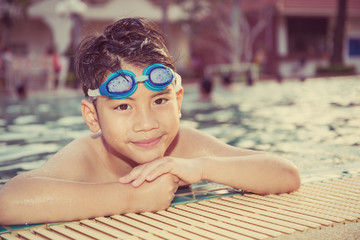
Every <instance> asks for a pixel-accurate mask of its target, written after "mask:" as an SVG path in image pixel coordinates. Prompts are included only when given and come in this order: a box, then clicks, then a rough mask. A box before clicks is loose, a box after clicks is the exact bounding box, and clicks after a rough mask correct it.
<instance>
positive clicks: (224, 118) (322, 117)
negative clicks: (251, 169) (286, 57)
mask: <svg viewBox="0 0 360 240" xmlns="http://www.w3.org/2000/svg"><path fill="white" fill-rule="evenodd" d="M198 98H199V95H198V89H197V86H196V85H186V86H185V96H184V102H183V109H182V123H183V124H186V125H190V126H194V127H196V128H198V129H201V130H202V131H205V132H207V133H209V134H212V135H214V136H216V137H218V138H220V139H221V140H223V141H225V142H227V143H229V144H231V145H235V146H238V147H242V148H250V149H256V150H262V151H270V152H274V153H277V154H280V155H281V156H284V157H286V158H288V159H290V160H291V161H293V162H294V163H295V164H296V165H297V166H298V167H299V169H300V170H301V171H307V170H310V171H312V170H317V169H324V168H336V167H337V168H338V167H340V168H341V167H342V166H344V167H345V166H348V165H352V164H360V148H359V146H360V77H347V78H336V79H313V80H307V81H305V82H299V81H288V82H284V83H282V84H278V83H276V82H258V83H256V84H255V85H254V86H251V87H249V86H245V85H236V86H235V87H234V89H233V90H232V91H229V90H226V89H224V88H222V87H221V86H217V87H216V90H215V92H214V93H213V101H211V102H199V101H198ZM81 99H82V96H81V93H80V92H68V91H67V92H64V93H57V94H49V93H44V94H37V95H36V96H35V95H32V96H30V97H28V98H26V99H17V98H5V97H4V96H1V97H0V106H1V108H0V186H1V184H3V183H5V182H6V181H7V180H9V179H10V178H11V177H13V176H15V175H16V174H18V173H21V172H23V171H27V170H31V169H34V168H37V167H40V166H41V165H42V164H44V162H45V161H46V160H47V159H48V158H49V157H51V156H52V155H53V154H54V153H55V152H56V151H58V150H59V149H60V148H62V147H63V146H64V145H66V144H67V143H69V142H70V141H71V140H73V139H74V138H76V137H79V136H82V135H84V134H88V133H89V130H88V129H87V126H86V125H85V123H84V121H83V119H82V117H81V113H80V101H81ZM359 166H360V165H359Z"/></svg>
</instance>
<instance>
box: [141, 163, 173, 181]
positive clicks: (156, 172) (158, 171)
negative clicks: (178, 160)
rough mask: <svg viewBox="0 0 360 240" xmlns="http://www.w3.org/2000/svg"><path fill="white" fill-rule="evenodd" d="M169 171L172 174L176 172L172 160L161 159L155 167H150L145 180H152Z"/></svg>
mask: <svg viewBox="0 0 360 240" xmlns="http://www.w3.org/2000/svg"><path fill="white" fill-rule="evenodd" d="M166 173H171V174H173V175H177V174H176V169H175V165H174V162H173V161H163V162H161V164H159V165H157V166H156V168H154V169H152V170H151V171H150V172H149V174H148V175H147V177H146V180H147V181H153V180H154V179H156V178H158V177H159V176H161V175H163V174H166Z"/></svg>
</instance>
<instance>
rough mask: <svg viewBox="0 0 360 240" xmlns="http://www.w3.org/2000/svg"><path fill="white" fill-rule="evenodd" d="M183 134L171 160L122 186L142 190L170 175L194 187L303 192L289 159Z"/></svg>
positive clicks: (158, 163) (186, 131)
mask: <svg viewBox="0 0 360 240" xmlns="http://www.w3.org/2000/svg"><path fill="white" fill-rule="evenodd" d="M181 131H182V132H181V134H180V136H179V141H178V146H177V147H175V148H174V150H173V152H172V153H171V155H170V156H168V157H165V158H162V159H158V160H156V161H154V162H152V163H148V164H146V165H141V166H139V167H137V168H135V169H134V170H133V171H132V172H131V173H130V174H128V175H127V176H125V177H123V178H121V179H120V182H122V183H128V182H131V181H133V183H132V184H133V185H134V186H140V184H141V183H142V182H144V181H151V180H153V179H155V178H156V177H157V176H160V175H161V174H163V173H167V172H169V173H172V174H174V175H176V176H178V177H179V178H180V179H181V180H182V181H183V182H186V183H190V184H191V183H196V182H197V181H199V180H209V181H213V182H217V183H221V184H225V185H229V186H232V187H235V188H239V189H243V190H246V191H250V192H254V193H258V194H269V193H284V192H292V191H295V190H296V189H298V188H299V185H300V176H299V173H298V170H297V168H296V167H295V166H294V164H292V163H291V162H290V161H288V160H286V159H283V158H281V157H279V156H276V155H273V154H267V153H263V152H258V151H251V150H245V149H240V148H237V147H233V146H230V145H227V144H225V143H222V142H221V141H219V140H217V139H216V138H214V137H212V136H209V135H207V134H204V133H201V132H199V131H197V130H195V129H190V128H182V130H181ZM134 180H135V181H134Z"/></svg>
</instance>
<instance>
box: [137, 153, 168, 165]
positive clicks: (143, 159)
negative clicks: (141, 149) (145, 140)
mask: <svg viewBox="0 0 360 240" xmlns="http://www.w3.org/2000/svg"><path fill="white" fill-rule="evenodd" d="M162 157H164V154H159V153H143V154H141V155H140V156H136V158H134V159H136V160H135V162H137V163H138V164H145V163H149V162H152V161H154V160H156V159H158V158H162Z"/></svg>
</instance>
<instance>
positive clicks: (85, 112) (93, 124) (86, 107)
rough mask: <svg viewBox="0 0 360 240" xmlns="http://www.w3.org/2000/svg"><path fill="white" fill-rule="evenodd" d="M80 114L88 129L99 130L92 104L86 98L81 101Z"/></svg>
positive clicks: (95, 131) (94, 131)
mask: <svg viewBox="0 0 360 240" xmlns="http://www.w3.org/2000/svg"><path fill="white" fill-rule="evenodd" d="M81 114H82V116H83V118H84V120H85V122H86V124H87V125H88V127H89V129H90V131H91V132H93V133H97V132H98V131H99V130H100V125H99V120H98V116H97V111H96V108H95V106H94V104H93V103H92V102H90V101H88V100H85V99H83V100H82V101H81Z"/></svg>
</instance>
